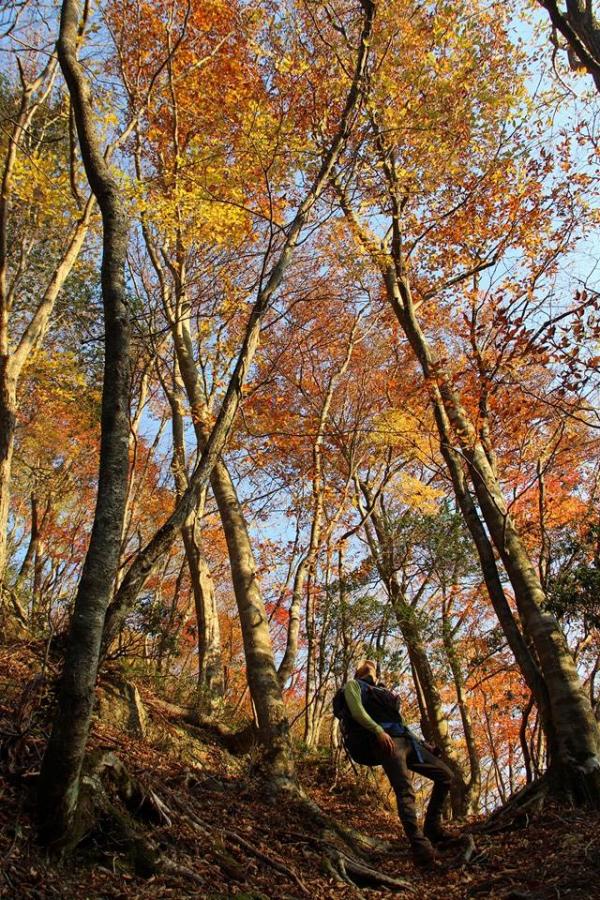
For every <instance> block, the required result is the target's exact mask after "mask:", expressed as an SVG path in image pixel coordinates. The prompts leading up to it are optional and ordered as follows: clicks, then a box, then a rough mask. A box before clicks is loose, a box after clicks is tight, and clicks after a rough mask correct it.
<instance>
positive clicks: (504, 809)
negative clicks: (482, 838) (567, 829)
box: [473, 776, 549, 834]
mask: <svg viewBox="0 0 600 900" xmlns="http://www.w3.org/2000/svg"><path fill="white" fill-rule="evenodd" d="M548 793H549V782H548V779H547V778H546V777H545V776H543V777H542V778H539V779H538V780H537V781H533V782H532V783H531V784H528V785H526V786H525V787H524V788H522V789H521V790H520V791H518V792H517V793H516V794H514V795H513V796H512V797H511V798H510V799H509V800H508V802H507V803H505V804H504V806H501V807H500V808H499V809H497V810H495V811H494V812H493V813H492V814H491V815H490V816H489V817H488V819H487V820H486V821H485V822H483V823H482V824H480V825H477V826H475V828H474V829H473V830H474V831H479V832H483V833H485V834H497V833H499V832H501V831H517V830H519V829H521V828H526V827H527V825H528V824H529V822H530V821H531V819H532V818H533V817H534V816H536V815H538V814H539V813H540V812H541V810H542V808H543V806H544V803H545V802H546V798H547V796H548Z"/></svg>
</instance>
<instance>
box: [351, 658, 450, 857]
mask: <svg viewBox="0 0 600 900" xmlns="http://www.w3.org/2000/svg"><path fill="white" fill-rule="evenodd" d="M376 673H377V667H376V664H375V663H374V662H372V660H365V661H364V662H361V663H360V665H359V666H358V668H357V670H356V673H355V676H354V679H353V680H352V681H348V683H347V684H346V685H344V687H342V688H340V690H339V691H338V692H337V694H336V696H335V698H334V715H336V716H337V717H338V718H339V719H340V722H341V729H342V734H343V737H344V744H345V745H346V749H347V750H348V753H349V755H350V757H351V758H352V759H353V760H354V761H355V762H358V763H361V764H363V765H371V766H373V765H381V766H383V769H384V771H385V774H386V775H387V777H388V779H389V782H390V784H391V786H392V788H393V789H394V793H395V794H396V800H397V803H398V815H399V817H400V821H401V822H402V825H403V826H404V831H405V832H406V836H407V838H408V840H409V842H410V846H411V849H412V853H413V858H414V860H415V862H417V863H418V864H419V865H423V866H428V865H431V864H432V863H433V862H434V861H435V850H434V847H433V844H438V843H441V842H443V841H446V840H450V839H451V837H452V836H451V835H450V833H449V832H447V831H446V830H445V829H444V828H443V827H442V807H443V805H444V800H445V799H446V795H447V794H448V791H449V790H450V784H451V782H452V772H451V771H450V769H449V768H448V766H446V765H445V763H443V762H442V761H441V759H438V757H437V756H435V755H434V752H433V751H434V750H435V747H432V746H431V745H429V744H425V743H423V742H421V741H419V740H418V739H417V738H416V737H415V736H414V735H413V734H412V733H411V732H410V730H409V729H408V728H407V727H406V726H405V725H404V723H403V721H402V716H401V714H400V702H399V698H398V697H397V695H396V694H393V693H392V691H389V690H387V688H386V687H385V686H384V685H381V684H379V685H378V684H377V683H376V681H375V677H376ZM411 772H418V774H419V775H424V776H425V777H426V778H430V779H431V780H432V781H433V791H432V794H431V799H430V801H429V806H428V807H427V813H426V815H425V821H424V824H423V829H421V828H419V824H418V821H417V810H416V807H415V792H414V790H413V786H412V782H411V776H410V773H411Z"/></svg>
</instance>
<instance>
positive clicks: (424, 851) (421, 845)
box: [411, 837, 437, 869]
mask: <svg viewBox="0 0 600 900" xmlns="http://www.w3.org/2000/svg"><path fill="white" fill-rule="evenodd" d="M411 850H412V856H413V860H414V861H415V863H416V865H418V866H421V867H422V868H424V869H427V868H429V867H431V866H433V865H434V864H435V861H436V858H437V857H436V852H435V850H434V848H433V845H432V844H431V841H429V840H427V838H426V837H422V838H417V839H416V840H414V841H412V842H411Z"/></svg>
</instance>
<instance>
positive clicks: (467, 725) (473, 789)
mask: <svg viewBox="0 0 600 900" xmlns="http://www.w3.org/2000/svg"><path fill="white" fill-rule="evenodd" d="M442 639H443V642H444V649H445V651H446V656H447V658H448V663H449V665H450V671H451V672H452V679H453V681H454V689H455V691H456V702H457V703H458V711H459V713H460V720H461V723H462V728H463V734H464V736H465V743H466V745H467V754H468V757H469V781H468V783H467V785H466V792H465V815H473V814H475V813H476V812H477V810H478V807H479V796H480V794H481V766H480V764H479V753H478V751H477V745H476V743H475V735H474V734H473V725H472V722H471V715H470V713H469V707H468V706H467V702H466V698H465V692H464V679H463V674H462V670H461V665H460V660H459V658H458V653H457V651H456V646H455V643H454V635H453V633H452V623H451V621H450V618H449V610H448V607H447V605H446V600H445V599H444V600H443V602H442Z"/></svg>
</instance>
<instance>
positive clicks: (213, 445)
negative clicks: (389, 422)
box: [104, 0, 375, 780]
mask: <svg viewBox="0 0 600 900" xmlns="http://www.w3.org/2000/svg"><path fill="white" fill-rule="evenodd" d="M360 5H361V7H362V9H363V23H362V30H361V34H360V38H359V42H358V49H357V58H356V64H355V67H354V72H353V77H352V83H351V86H350V89H349V92H348V96H347V98H346V103H345V105H344V109H343V111H342V114H341V116H340V122H339V125H338V128H337V130H336V132H335V134H334V136H333V138H332V141H331V144H330V145H329V148H328V149H327V151H326V152H325V153H324V155H323V158H322V160H321V164H320V166H319V170H318V172H317V174H316V177H315V180H314V181H313V183H312V185H311V186H310V188H309V189H308V191H307V193H306V195H305V197H304V199H303V201H302V203H301V204H300V206H299V207H298V210H297V212H296V215H295V217H294V218H293V220H292V221H291V222H290V224H289V225H288V227H287V228H286V233H285V239H284V242H283V245H282V247H281V250H280V252H279V255H278V257H277V260H276V262H275V263H274V265H273V267H272V269H271V271H270V274H269V276H268V278H267V279H266V283H265V284H264V286H261V287H260V289H259V292H258V296H257V298H256V301H255V303H254V306H253V308H252V312H251V314H250V317H249V320H248V324H247V326H246V332H245V336H244V341H243V344H242V348H241V350H240V353H239V356H238V359H237V362H236V365H235V368H234V371H233V373H232V376H231V379H230V381H229V385H228V387H227V391H226V393H225V397H224V399H223V403H222V405H221V409H220V411H219V414H218V416H217V419H216V422H215V424H214V426H213V427H212V429H211V432H210V435H209V437H208V441H207V443H206V446H205V447H204V449H203V451H202V455H201V457H200V460H199V462H198V464H197V466H196V468H195V470H194V472H193V473H192V475H191V477H190V482H189V486H188V488H187V489H186V491H185V493H184V494H183V496H182V498H181V500H180V501H179V503H178V504H177V506H176V508H175V510H174V511H173V512H172V514H171V515H170V517H169V518H168V519H167V521H166V522H165V523H164V524H163V525H162V527H161V528H160V529H159V530H158V531H157V533H156V534H155V535H154V537H153V538H152V539H151V540H150V542H149V543H148V544H147V545H146V547H144V549H143V550H142V551H141V552H140V553H139V554H138V556H137V557H136V559H135V560H134V562H133V563H132V564H131V566H130V568H129V570H128V572H127V574H126V575H125V578H124V579H123V581H122V583H121V585H120V587H119V590H118V591H117V594H116V595H115V597H114V599H113V602H112V604H111V607H110V609H109V611H108V615H107V623H106V624H107V627H106V629H105V637H104V642H105V646H106V644H107V643H108V642H109V641H110V639H111V637H112V635H114V634H115V633H116V631H117V630H118V628H119V626H120V623H121V622H122V621H123V617H124V616H125V614H126V612H127V610H129V609H131V607H132V606H133V603H134V602H135V599H136V597H137V596H138V594H139V592H140V590H141V589H142V587H143V585H144V584H145V583H146V580H147V579H148V578H149V576H150V574H151V572H152V571H153V569H154V566H155V565H156V563H157V561H158V560H159V559H160V558H161V556H162V555H163V554H164V553H165V552H167V550H168V549H169V548H170V547H171V545H172V543H173V541H174V540H175V537H176V535H177V533H178V531H179V529H180V528H181V527H182V526H183V525H184V523H185V521H186V520H187V518H188V516H189V514H190V513H191V512H192V510H193V509H194V507H195V505H196V504H197V502H198V498H199V496H200V494H201V492H202V490H204V488H205V487H206V486H207V483H208V481H209V479H210V476H211V473H212V470H213V468H214V467H215V465H216V464H217V462H218V460H219V458H220V456H221V453H222V450H223V448H224V446H225V443H226V441H227V438H228V436H229V434H230V431H231V428H232V426H233V422H234V419H235V416H236V413H237V410H238V407H239V404H240V402H241V398H242V387H243V385H244V383H245V381H246V378H247V376H248V371H249V368H250V366H251V364H252V360H253V358H254V354H255V352H256V348H257V346H258V339H259V335H260V329H261V325H262V321H263V318H264V315H265V313H266V311H267V310H268V309H269V306H270V304H271V301H272V298H273V295H274V294H275V292H276V291H277V290H278V288H279V286H280V285H281V282H282V280H283V277H284V275H285V272H286V271H287V268H288V266H289V264H290V262H291V259H292V256H293V253H294V250H295V248H296V246H297V244H298V241H299V239H300V236H301V233H302V231H303V228H304V226H305V224H306V223H307V221H308V219H309V216H310V214H311V212H312V210H313V208H314V206H315V204H316V203H317V201H318V200H319V198H320V197H321V195H322V194H323V192H324V190H325V189H326V188H327V186H328V185H329V183H330V179H331V176H332V173H333V170H334V167H335V165H336V163H337V160H338V158H339V156H340V154H341V152H342V149H343V147H344V146H345V144H346V141H347V139H348V137H349V134H350V131H351V127H352V123H353V117H354V112H355V109H356V106H357V104H358V102H359V99H360V97H361V88H362V83H363V80H364V76H365V71H366V66H367V59H368V55H369V44H370V39H371V33H372V30H373V22H374V16H375V4H374V3H373V2H372V0H360ZM240 571H243V567H242V566H240ZM244 615H245V617H246V621H247V624H248V626H249V627H250V628H252V627H253V625H254V622H253V612H252V605H251V604H249V605H248V606H247V607H246V608H245V610H244ZM265 652H266V645H265V644H264V642H263V643H262V644H261V645H260V649H259V650H258V651H257V653H256V654H255V656H254V658H255V659H256V661H257V662H258V663H261V665H259V672H260V677H258V678H257V679H256V680H255V681H254V682H253V683H254V684H255V686H256V687H257V688H258V689H260V684H261V680H262V676H263V675H264V674H268V669H269V668H270V666H269V665H267V664H266V663H265V658H264V656H263V654H264V653H265ZM273 668H274V667H273ZM249 677H250V676H249ZM271 700H274V702H275V706H277V705H278V701H276V700H275V698H274V696H272V697H270V698H269V702H270V701H271ZM257 711H258V710H257ZM259 727H260V726H259ZM275 737H276V742H277V746H278V748H279V750H280V751H281V752H282V757H281V765H279V763H278V762H277V761H276V760H275V761H274V766H273V768H274V772H275V773H276V778H277V780H279V779H280V775H281V774H282V773H283V772H284V771H285V770H286V769H287V768H288V766H289V759H288V757H289V754H288V750H287V747H286V746H285V743H286V740H287V739H286V738H285V734H284V729H281V730H280V731H279V733H277V729H276V735H275ZM284 780H285V779H284Z"/></svg>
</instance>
